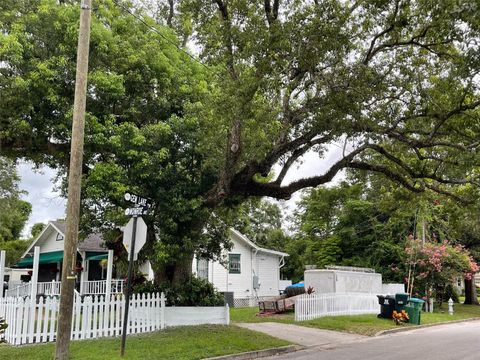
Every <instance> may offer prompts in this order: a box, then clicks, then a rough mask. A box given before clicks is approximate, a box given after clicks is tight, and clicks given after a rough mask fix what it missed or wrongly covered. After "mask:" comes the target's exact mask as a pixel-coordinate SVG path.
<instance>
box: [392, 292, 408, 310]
mask: <svg viewBox="0 0 480 360" xmlns="http://www.w3.org/2000/svg"><path fill="white" fill-rule="evenodd" d="M407 303H408V294H406V293H397V294H395V310H396V311H397V312H402V310H405V306H406V305H407Z"/></svg>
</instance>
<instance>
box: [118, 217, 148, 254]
mask: <svg viewBox="0 0 480 360" xmlns="http://www.w3.org/2000/svg"><path fill="white" fill-rule="evenodd" d="M136 219H137V225H136V231H135V249H134V254H133V259H134V260H137V257H138V252H139V251H140V250H142V248H143V246H144V245H145V243H146V242H147V224H145V221H143V219H142V218H141V217H138V218H136ZM134 222H135V218H131V219H130V221H129V222H128V223H127V225H126V226H125V229H124V230H123V245H124V246H125V249H127V252H128V253H129V254H130V248H131V243H132V235H133V228H134Z"/></svg>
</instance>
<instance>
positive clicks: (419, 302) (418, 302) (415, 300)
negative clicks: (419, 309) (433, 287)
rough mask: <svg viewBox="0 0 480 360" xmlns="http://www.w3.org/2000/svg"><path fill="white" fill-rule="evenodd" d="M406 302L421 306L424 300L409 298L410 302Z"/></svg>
mask: <svg viewBox="0 0 480 360" xmlns="http://www.w3.org/2000/svg"><path fill="white" fill-rule="evenodd" d="M408 301H409V302H412V303H417V304H423V303H424V302H425V300H422V299H417V298H410V300H408Z"/></svg>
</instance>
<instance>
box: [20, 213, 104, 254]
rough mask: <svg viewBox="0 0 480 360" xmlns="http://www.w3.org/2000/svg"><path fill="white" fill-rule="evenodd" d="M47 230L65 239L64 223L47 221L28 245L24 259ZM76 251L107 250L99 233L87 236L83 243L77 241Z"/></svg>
mask: <svg viewBox="0 0 480 360" xmlns="http://www.w3.org/2000/svg"><path fill="white" fill-rule="evenodd" d="M48 229H53V230H55V231H57V232H58V233H60V234H62V236H63V237H64V238H65V222H63V221H58V220H52V221H49V222H48V224H47V226H45V228H44V229H43V230H42V232H41V233H40V234H39V235H38V236H37V238H36V239H35V240H34V241H33V242H32V243H31V244H30V246H29V247H28V249H27V251H25V253H24V254H23V255H22V257H24V256H25V255H27V254H28V253H29V252H30V250H32V248H33V247H34V246H35V245H36V244H37V242H38V241H39V240H40V239H41V238H42V237H43V235H44V234H45V233H46V232H47V230H48ZM77 250H78V251H107V250H108V249H107V248H106V247H105V246H103V237H102V234H100V233H93V234H89V235H88V236H87V237H86V238H85V239H84V240H83V241H81V240H80V241H79V242H78V244H77Z"/></svg>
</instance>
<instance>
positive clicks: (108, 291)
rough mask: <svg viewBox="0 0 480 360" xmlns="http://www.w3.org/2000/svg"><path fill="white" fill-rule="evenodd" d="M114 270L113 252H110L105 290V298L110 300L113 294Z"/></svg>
mask: <svg viewBox="0 0 480 360" xmlns="http://www.w3.org/2000/svg"><path fill="white" fill-rule="evenodd" d="M112 269H113V250H108V260H107V283H106V289H105V296H106V297H107V298H108V297H110V294H111V293H112Z"/></svg>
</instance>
